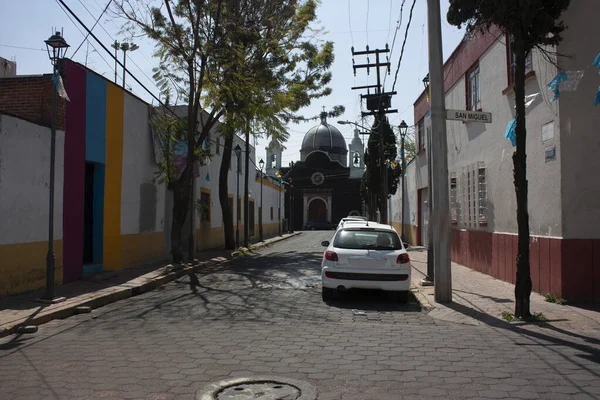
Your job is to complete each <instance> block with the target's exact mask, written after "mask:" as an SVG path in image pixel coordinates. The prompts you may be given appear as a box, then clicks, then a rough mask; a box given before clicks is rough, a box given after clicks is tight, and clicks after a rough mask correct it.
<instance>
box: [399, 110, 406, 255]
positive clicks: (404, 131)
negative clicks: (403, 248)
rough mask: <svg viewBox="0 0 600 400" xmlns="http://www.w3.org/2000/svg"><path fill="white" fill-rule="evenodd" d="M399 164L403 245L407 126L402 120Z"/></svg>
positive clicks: (402, 236) (403, 238)
mask: <svg viewBox="0 0 600 400" xmlns="http://www.w3.org/2000/svg"><path fill="white" fill-rule="evenodd" d="M399 128H400V160H401V161H400V162H401V164H400V165H401V166H402V168H401V171H402V200H401V201H402V204H401V206H400V215H401V216H400V225H401V226H400V229H401V232H402V233H401V234H400V239H401V240H402V243H404V242H405V241H406V238H405V237H404V195H405V191H404V175H405V174H406V165H405V162H404V159H405V156H404V140H405V139H406V133H407V132H408V125H406V122H404V120H402V122H400V126H399Z"/></svg>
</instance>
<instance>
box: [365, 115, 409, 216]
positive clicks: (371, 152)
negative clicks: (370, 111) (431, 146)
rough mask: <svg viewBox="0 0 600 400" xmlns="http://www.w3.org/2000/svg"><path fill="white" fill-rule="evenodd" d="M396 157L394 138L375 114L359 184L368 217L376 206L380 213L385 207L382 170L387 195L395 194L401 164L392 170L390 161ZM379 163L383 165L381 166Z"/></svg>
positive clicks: (391, 131) (383, 118)
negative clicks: (385, 178) (381, 142)
mask: <svg viewBox="0 0 600 400" xmlns="http://www.w3.org/2000/svg"><path fill="white" fill-rule="evenodd" d="M381 135H383V143H384V145H383V152H382V151H380V138H381ZM397 156H398V149H397V147H396V136H395V135H394V131H393V130H392V127H391V125H390V123H389V121H388V119H387V118H386V117H385V116H384V115H383V116H382V115H379V114H376V115H375V122H374V123H373V127H372V128H371V134H370V135H369V140H368V142H367V151H366V152H365V167H366V169H365V172H364V174H363V178H362V182H361V195H362V198H363V200H364V201H365V202H366V203H367V207H368V209H369V217H372V216H374V215H375V209H376V207H377V206H378V208H379V211H380V213H381V212H383V211H382V210H383V209H384V207H387V198H385V197H384V196H383V190H382V188H383V185H384V177H385V175H383V174H382V173H381V171H382V168H383V169H384V171H385V174H387V183H388V185H387V193H388V194H395V193H396V190H397V189H398V181H399V180H400V173H401V172H400V170H401V168H400V167H401V164H400V165H397V167H396V168H392V164H391V163H390V160H395V159H396V157H397ZM381 163H384V165H383V166H382V164H381Z"/></svg>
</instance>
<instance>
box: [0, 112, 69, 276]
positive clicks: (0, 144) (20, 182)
mask: <svg viewBox="0 0 600 400" xmlns="http://www.w3.org/2000/svg"><path fill="white" fill-rule="evenodd" d="M50 136H51V135H50V128H47V127H44V126H40V125H36V124H33V123H30V122H27V121H24V120H22V119H19V118H15V117H11V116H8V115H0V245H5V244H15V243H30V242H42V241H46V240H48V216H49V209H48V204H49V184H50ZM64 138H65V135H64V131H57V132H56V159H55V173H54V188H55V191H54V239H55V240H61V239H62V236H63V231H62V227H63V212H62V210H63V182H64V180H63V175H64V174H63V171H64V143H65V141H64ZM40 262H41V264H43V260H40ZM0 263H1V260H0Z"/></svg>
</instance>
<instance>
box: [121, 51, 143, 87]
mask: <svg viewBox="0 0 600 400" xmlns="http://www.w3.org/2000/svg"><path fill="white" fill-rule="evenodd" d="M115 43H116V41H115ZM139 48H140V46H138V45H137V44H135V43H127V42H125V43H121V51H122V52H123V89H125V75H126V73H127V71H126V69H125V64H126V63H127V52H128V51H134V50H137V49H139Z"/></svg>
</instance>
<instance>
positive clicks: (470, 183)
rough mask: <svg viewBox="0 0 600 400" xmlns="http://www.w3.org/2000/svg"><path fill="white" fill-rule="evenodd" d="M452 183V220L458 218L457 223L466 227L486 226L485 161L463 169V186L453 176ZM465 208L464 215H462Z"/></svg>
mask: <svg viewBox="0 0 600 400" xmlns="http://www.w3.org/2000/svg"><path fill="white" fill-rule="evenodd" d="M455 182H456V183H455ZM450 185H451V186H450V201H451V212H452V222H453V223H454V221H455V220H456V223H457V224H458V225H460V226H461V227H464V228H480V227H483V226H486V225H487V175H486V169H485V167H484V164H483V162H478V163H476V164H472V165H470V166H468V167H465V168H464V169H463V172H462V175H461V179H460V185H461V186H462V187H461V186H459V182H458V181H455V179H454V178H452V180H451V184H450ZM453 192H454V193H456V194H454V193H453ZM453 201H456V203H455V204H453V203H452V202H453ZM463 210H464V215H461V213H462V211H463ZM455 218H456V219H455Z"/></svg>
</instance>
